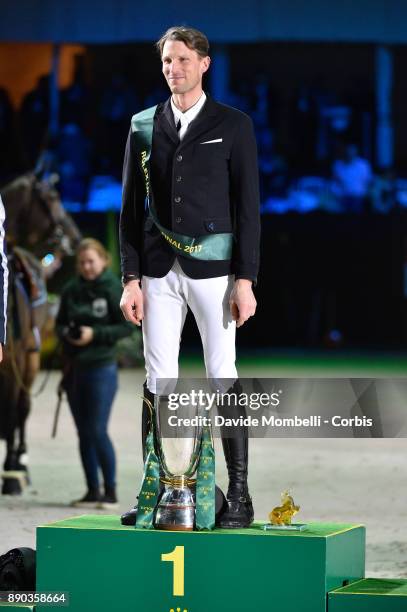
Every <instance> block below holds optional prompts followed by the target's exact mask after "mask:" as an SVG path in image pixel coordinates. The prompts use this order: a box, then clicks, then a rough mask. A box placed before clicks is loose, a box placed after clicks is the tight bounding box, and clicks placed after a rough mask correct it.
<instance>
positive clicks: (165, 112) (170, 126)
mask: <svg viewBox="0 0 407 612" xmlns="http://www.w3.org/2000/svg"><path fill="white" fill-rule="evenodd" d="M156 119H157V129H159V130H163V131H164V132H165V133H166V134H167V136H169V138H170V139H171V140H173V141H174V142H175V143H177V144H178V143H179V137H178V132H177V129H176V127H175V123H174V113H173V112H172V108H171V98H168V100H167V101H166V102H164V104H163V106H162V108H161V111H160V112H159V113H158V115H156Z"/></svg>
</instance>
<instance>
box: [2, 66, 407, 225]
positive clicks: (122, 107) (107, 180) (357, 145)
mask: <svg viewBox="0 0 407 612" xmlns="http://www.w3.org/2000/svg"><path fill="white" fill-rule="evenodd" d="M167 97H168V92H167V91H166V89H165V87H164V85H163V86H162V87H160V86H157V87H155V88H152V90H151V91H150V93H149V94H148V95H146V94H144V95H140V93H139V92H137V91H136V88H135V87H134V85H133V84H132V83H130V82H129V80H128V79H126V77H125V75H124V74H123V73H120V72H114V73H112V74H111V75H110V81H109V82H107V83H106V84H105V85H104V86H103V87H90V86H89V85H88V84H87V82H86V79H85V78H84V77H83V76H82V73H81V72H80V71H78V73H77V75H76V77H75V78H74V80H73V82H72V83H71V85H70V86H69V87H67V88H66V89H63V90H61V91H60V92H59V111H58V122H57V124H58V129H56V130H55V131H54V132H55V133H50V131H49V124H50V112H51V109H50V95H49V77H48V76H42V77H41V78H40V79H39V80H38V83H37V86H36V87H35V88H34V89H33V90H32V91H30V92H28V93H27V94H26V95H25V97H24V99H23V101H22V104H21V106H20V108H19V109H17V110H16V109H14V108H13V106H12V104H11V102H10V99H9V96H8V93H7V91H5V90H4V89H0V184H4V183H5V182H6V181H7V180H9V179H11V178H14V177H15V176H16V175H17V174H18V173H21V172H24V171H26V170H29V169H33V168H39V167H41V169H45V170H46V171H47V172H49V173H52V172H56V173H57V174H58V175H59V177H60V185H59V187H60V191H61V195H62V199H63V201H64V203H68V204H69V203H76V204H77V206H78V207H79V208H78V207H77V208H76V209H74V208H72V209H71V210H86V209H87V207H88V203H89V201H90V199H92V197H93V195H92V194H93V191H94V190H95V189H96V190H97V189H100V190H105V192H106V193H107V192H108V190H109V189H110V190H111V189H112V186H113V187H114V186H116V190H115V191H111V193H113V194H114V195H113V196H112V199H114V200H115V199H119V195H120V192H119V187H120V181H121V170H122V161H123V152H124V146H125V142H126V138H127V134H128V130H129V121H130V118H131V116H132V115H133V114H134V113H135V112H137V111H139V110H141V109H142V108H145V107H147V106H151V105H153V104H156V103H157V102H159V101H162V100H165V99H166V98H167ZM276 99H277V102H276ZM223 102H225V103H227V104H230V105H232V106H235V107H237V108H239V109H240V110H242V111H244V112H246V113H248V114H249V115H250V116H251V117H252V119H253V122H254V125H255V130H256V136H257V143H258V152H259V172H260V189H261V201H262V207H263V212H273V213H284V212H288V211H298V212H308V211H312V210H327V211H330V212H354V213H363V212H366V211H371V210H374V211H379V212H387V211H389V210H390V209H392V208H394V207H397V206H404V204H405V203H406V202H405V200H406V199H407V184H406V181H405V180H402V179H400V178H397V177H396V173H395V172H394V171H393V170H392V169H388V170H386V171H385V172H376V173H375V172H374V168H373V166H372V161H371V157H372V145H371V132H372V125H371V124H372V116H373V112H372V111H370V110H369V109H368V108H366V107H365V108H363V107H362V108H358V107H356V106H355V107H352V104H351V103H349V101H347V100H341V99H340V96H338V95H337V94H334V93H333V92H330V91H328V90H326V89H324V88H321V86H317V85H316V86H314V87H303V86H301V87H299V88H298V91H297V95H296V96H295V99H294V100H293V104H292V107H291V108H290V109H287V112H289V113H290V122H289V123H290V126H291V130H292V134H291V137H290V140H289V144H287V140H286V141H285V142H284V143H282V142H281V140H282V139H281V138H279V125H278V121H279V116H280V115H281V113H280V115H279V114H278V113H277V112H276V108H277V106H278V96H276V95H275V92H274V91H273V87H272V79H271V78H270V77H268V76H266V75H257V76H256V77H255V78H254V81H253V82H252V83H250V82H248V81H241V82H240V83H237V84H236V85H234V84H233V83H232V89H231V91H230V92H229V94H228V96H227V99H225V100H223ZM119 204H120V202H117V205H119ZM68 207H69V206H68ZM90 209H91V208H90Z"/></svg>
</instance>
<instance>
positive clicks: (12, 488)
mask: <svg viewBox="0 0 407 612" xmlns="http://www.w3.org/2000/svg"><path fill="white" fill-rule="evenodd" d="M16 409H17V405H16V403H13V407H12V408H11V410H10V412H11V413H14V415H12V414H11V417H12V418H11V419H9V421H8V423H7V436H6V445H7V446H6V458H5V461H4V466H3V468H4V469H3V473H2V478H3V486H2V489H1V492H2V494H3V495H20V494H21V493H22V490H23V486H24V485H25V481H26V479H25V474H24V471H22V470H21V468H20V465H19V461H18V452H17V448H16V445H15V432H16V425H17V424H16V420H15V414H16Z"/></svg>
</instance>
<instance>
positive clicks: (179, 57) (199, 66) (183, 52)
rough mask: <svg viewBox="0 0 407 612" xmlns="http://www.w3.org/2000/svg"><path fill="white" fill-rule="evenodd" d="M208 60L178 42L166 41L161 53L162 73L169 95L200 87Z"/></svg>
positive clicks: (207, 66)
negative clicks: (169, 91)
mask: <svg viewBox="0 0 407 612" xmlns="http://www.w3.org/2000/svg"><path fill="white" fill-rule="evenodd" d="M210 61H211V60H210V58H209V56H207V57H201V56H200V55H198V53H197V52H196V51H194V50H193V49H189V47H187V46H186V44H185V43H183V42H181V41H180V40H167V41H166V42H165V43H164V47H163V53H162V71H163V74H164V76H165V79H166V81H167V83H168V87H169V88H170V90H171V93H174V94H184V93H187V92H189V91H192V90H194V89H195V88H200V87H201V86H202V75H203V73H204V72H206V71H207V70H208V68H209V64H210Z"/></svg>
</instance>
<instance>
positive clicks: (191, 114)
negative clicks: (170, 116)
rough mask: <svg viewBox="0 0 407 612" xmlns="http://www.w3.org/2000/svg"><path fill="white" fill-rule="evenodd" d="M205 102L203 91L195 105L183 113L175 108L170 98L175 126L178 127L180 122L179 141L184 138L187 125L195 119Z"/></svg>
mask: <svg viewBox="0 0 407 612" xmlns="http://www.w3.org/2000/svg"><path fill="white" fill-rule="evenodd" d="M205 100H206V94H205V92H204V91H203V92H202V95H201V97H200V98H199V100H198V101H197V102H195V104H194V105H193V106H191V108H189V109H188V110H187V111H185V113H183V112H182V111H180V110H179V108H177V107H176V106H175V104H174V101H173V99H172V96H171V108H172V112H173V113H174V121H175V125H178V121H181V129H180V130H179V132H178V134H179V139H180V140H182V139H183V138H184V136H185V132H186V131H187V129H188V126H189V124H190V123H191V121H193V120H194V119H195V117H196V116H197V114H198V113H199V111H200V110H201V108H202V107H203V105H204V104H205Z"/></svg>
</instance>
